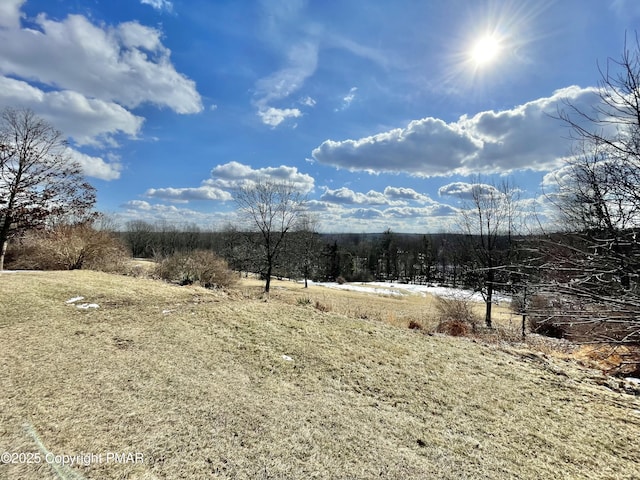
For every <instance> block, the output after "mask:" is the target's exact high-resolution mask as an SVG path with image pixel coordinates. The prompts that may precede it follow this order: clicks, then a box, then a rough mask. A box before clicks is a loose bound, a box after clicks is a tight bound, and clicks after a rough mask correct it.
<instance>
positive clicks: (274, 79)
mask: <svg viewBox="0 0 640 480" xmlns="http://www.w3.org/2000/svg"><path fill="white" fill-rule="evenodd" d="M317 66H318V44H317V43H316V42H313V41H303V42H300V43H298V44H296V45H294V46H292V47H290V48H289V51H288V54H287V60H286V66H285V67H284V68H282V69H280V70H278V71H276V72H274V73H272V74H271V75H269V76H267V77H264V78H262V79H260V80H258V82H257V84H256V100H255V101H254V103H255V105H256V106H257V108H258V115H259V116H260V118H261V119H262V121H263V122H264V123H265V124H267V125H270V126H272V127H276V126H278V125H280V124H281V123H282V122H283V121H284V120H286V119H287V118H297V117H300V116H301V115H302V112H301V111H300V110H299V109H298V108H277V107H274V106H273V103H274V102H279V101H282V100H285V99H287V98H289V97H290V96H291V95H292V94H293V93H295V92H297V91H298V90H299V89H300V88H301V87H302V86H303V85H304V82H305V80H306V79H307V78H309V77H310V76H311V75H313V73H314V72H315V70H316V68H317Z"/></svg>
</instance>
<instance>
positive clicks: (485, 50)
mask: <svg viewBox="0 0 640 480" xmlns="http://www.w3.org/2000/svg"><path fill="white" fill-rule="evenodd" d="M500 50H501V47H500V41H499V40H498V39H497V38H496V37H495V36H492V35H485V36H484V37H482V38H480V39H479V40H478V41H477V42H476V43H475V44H474V46H473V48H472V49H471V51H470V52H469V57H470V58H471V60H472V61H473V62H475V64H476V65H477V66H479V67H480V66H483V65H487V64H489V63H491V62H492V61H493V60H495V59H496V58H497V56H498V54H499V53H500Z"/></svg>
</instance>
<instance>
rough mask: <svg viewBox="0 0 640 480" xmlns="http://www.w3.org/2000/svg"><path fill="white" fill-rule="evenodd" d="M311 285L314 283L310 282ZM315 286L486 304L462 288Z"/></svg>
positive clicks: (496, 297) (500, 299)
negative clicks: (429, 296) (428, 295)
mask: <svg viewBox="0 0 640 480" xmlns="http://www.w3.org/2000/svg"><path fill="white" fill-rule="evenodd" d="M309 283H310V284H311V283H312V282H309ZM313 285H318V286H321V287H326V288H334V289H336V290H350V291H355V292H363V293H374V294H378V295H396V296H403V295H409V294H418V295H422V296H427V294H430V295H435V296H437V297H443V298H454V299H459V300H470V301H474V302H484V299H483V298H482V294H481V293H480V292H474V291H472V290H465V289H462V288H452V287H441V286H434V285H413V284H404V283H389V282H366V283H360V284H351V283H343V284H339V283H336V282H314V283H313ZM493 300H494V301H495V302H510V301H511V298H510V297H508V296H506V295H502V294H498V293H494V294H493Z"/></svg>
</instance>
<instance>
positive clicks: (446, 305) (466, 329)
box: [435, 297, 480, 337]
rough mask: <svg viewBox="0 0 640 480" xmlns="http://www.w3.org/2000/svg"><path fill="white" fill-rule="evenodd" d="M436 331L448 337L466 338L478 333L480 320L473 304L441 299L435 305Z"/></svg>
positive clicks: (452, 299)
mask: <svg viewBox="0 0 640 480" xmlns="http://www.w3.org/2000/svg"><path fill="white" fill-rule="evenodd" d="M435 308H436V312H437V320H438V326H437V327H436V331H437V332H440V333H446V334H447V335H452V336H454V337H457V336H466V335H469V334H471V333H474V332H476V330H477V327H478V323H479V322H480V319H479V318H478V315H477V314H476V313H475V312H474V311H473V307H472V304H471V303H470V302H468V301H465V300H459V299H454V298H443V297H439V298H438V299H437V301H436V303H435Z"/></svg>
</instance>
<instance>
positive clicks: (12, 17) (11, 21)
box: [0, 0, 26, 28]
mask: <svg viewBox="0 0 640 480" xmlns="http://www.w3.org/2000/svg"><path fill="white" fill-rule="evenodd" d="M25 1H26V0H2V1H1V2H0V27H6V28H20V17H21V16H22V15H21V13H20V8H21V7H22V4H23V3H24V2H25Z"/></svg>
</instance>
